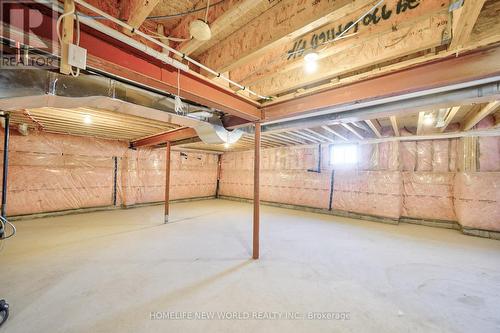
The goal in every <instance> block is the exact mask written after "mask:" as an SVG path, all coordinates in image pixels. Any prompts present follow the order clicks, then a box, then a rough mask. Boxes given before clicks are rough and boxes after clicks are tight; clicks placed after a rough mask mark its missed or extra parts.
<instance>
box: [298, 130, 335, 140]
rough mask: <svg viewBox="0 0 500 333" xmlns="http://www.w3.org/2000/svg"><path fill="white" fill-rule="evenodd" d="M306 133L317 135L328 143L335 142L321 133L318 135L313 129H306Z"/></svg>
mask: <svg viewBox="0 0 500 333" xmlns="http://www.w3.org/2000/svg"><path fill="white" fill-rule="evenodd" d="M304 131H306V132H309V133H311V134H312V135H315V136H317V137H320V138H321V139H324V140H326V141H327V142H334V141H333V139H332V138H329V137H327V136H326V135H323V134H321V133H318V132H316V131H314V130H312V129H309V128H306V129H305V130H304Z"/></svg>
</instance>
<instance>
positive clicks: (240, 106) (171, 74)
mask: <svg viewBox="0 0 500 333" xmlns="http://www.w3.org/2000/svg"><path fill="white" fill-rule="evenodd" d="M17 6H18V7H19V6H20V7H23V8H27V7H26V6H22V5H17ZM38 8H39V9H40V11H41V12H42V14H43V15H42V16H43V19H42V24H41V26H40V28H39V29H38V30H36V37H38V38H41V39H42V40H45V41H57V37H56V34H55V33H54V32H55V31H56V20H55V17H51V16H50V15H53V13H52V12H50V11H49V10H48V9H47V8H45V7H43V6H38ZM11 23H12V22H11ZM12 24H13V25H14V26H16V25H17V28H20V29H28V27H27V25H26V24H25V25H24V26H23V25H22V22H13V23H12ZM5 31H6V30H2V34H6V32H5ZM25 31H27V30H25ZM32 32H33V29H32ZM6 37H8V36H6ZM25 40H26V41H25V42H27V43H30V42H29V41H35V40H36V39H35V38H33V39H28V38H25ZM56 43H57V42H56ZM32 46H33V45H32ZM80 46H81V47H83V48H85V49H87V54H88V59H87V66H88V67H89V68H91V69H95V70H99V71H102V72H106V73H109V74H112V75H115V76H117V77H121V78H124V79H127V80H130V81H132V82H136V83H138V84H141V85H144V86H149V87H152V88H155V89H158V90H160V91H164V92H168V93H171V94H178V91H179V89H178V86H177V81H178V76H179V81H180V96H181V97H183V98H185V99H188V100H190V101H193V102H196V103H199V104H202V105H205V106H208V107H213V108H216V109H219V110H221V111H223V112H226V113H229V114H232V115H234V116H237V117H240V118H243V119H246V120H248V121H255V120H260V119H261V118H262V117H261V116H262V113H261V110H260V109H259V103H257V102H255V101H252V100H250V99H247V98H244V97H242V96H239V95H237V94H235V93H234V91H232V90H231V89H229V88H225V87H221V86H218V85H217V84H215V83H214V82H212V81H210V80H209V79H208V78H206V77H203V76H201V75H200V74H198V73H195V72H190V73H186V72H183V71H181V72H180V73H178V71H177V69H175V68H174V67H172V66H170V65H167V64H163V63H161V61H159V60H158V59H154V58H152V57H150V56H148V55H146V54H144V53H142V52H140V51H138V50H136V49H133V48H132V47H130V46H128V45H126V44H124V43H122V42H119V41H117V40H115V39H113V38H111V37H109V36H106V35H104V34H102V33H100V32H99V31H96V30H94V29H91V28H89V27H87V26H85V25H83V24H81V34H80ZM54 51H56V50H54Z"/></svg>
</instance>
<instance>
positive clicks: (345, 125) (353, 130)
mask: <svg viewBox="0 0 500 333" xmlns="http://www.w3.org/2000/svg"><path fill="white" fill-rule="evenodd" d="M341 125H342V126H344V128H345V129H347V130H348V131H349V132H351V133H352V134H354V135H355V136H357V137H358V138H359V139H360V140H363V139H364V137H363V136H362V135H361V134H359V133H358V131H356V130H355V129H354V128H353V127H352V126H350V125H349V124H346V123H342V124H341Z"/></svg>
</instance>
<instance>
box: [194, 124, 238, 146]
mask: <svg viewBox="0 0 500 333" xmlns="http://www.w3.org/2000/svg"><path fill="white" fill-rule="evenodd" d="M194 129H195V130H196V133H197V134H198V136H199V137H200V139H201V140H202V141H203V142H205V143H210V144H222V143H228V144H233V143H236V142H237V141H238V140H239V139H240V138H241V136H242V135H243V131H242V130H239V129H237V130H233V131H228V130H226V129H225V128H224V126H223V125H222V121H221V120H220V118H217V117H212V118H210V119H209V122H206V123H200V124H198V125H197V126H196V127H195V128H194Z"/></svg>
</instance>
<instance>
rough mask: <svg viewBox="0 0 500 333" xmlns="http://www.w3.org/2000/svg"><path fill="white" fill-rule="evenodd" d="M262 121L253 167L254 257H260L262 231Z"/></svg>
mask: <svg viewBox="0 0 500 333" xmlns="http://www.w3.org/2000/svg"><path fill="white" fill-rule="evenodd" d="M259 224H260V123H255V151H254V169H253V255H252V258H253V259H259V231H260V225H259Z"/></svg>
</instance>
